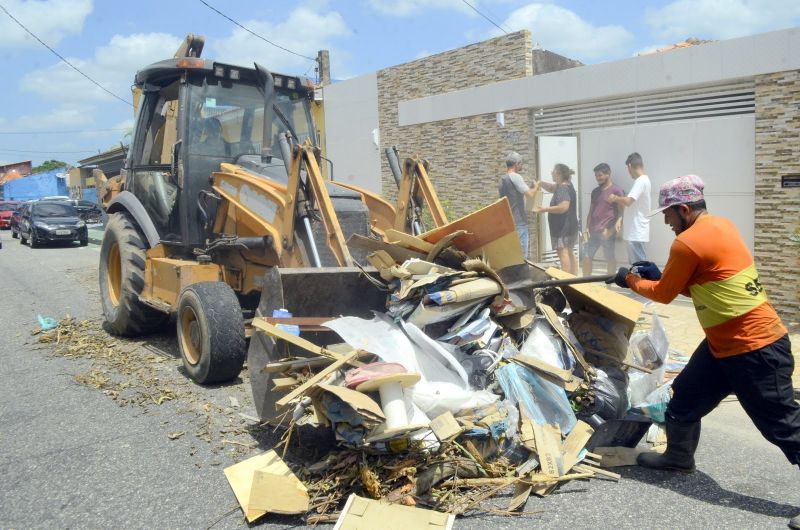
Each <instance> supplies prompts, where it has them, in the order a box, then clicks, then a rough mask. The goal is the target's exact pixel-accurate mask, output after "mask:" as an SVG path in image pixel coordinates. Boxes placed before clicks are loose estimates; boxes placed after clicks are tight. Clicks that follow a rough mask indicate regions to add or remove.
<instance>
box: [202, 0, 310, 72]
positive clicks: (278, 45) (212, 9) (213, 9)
mask: <svg viewBox="0 0 800 530" xmlns="http://www.w3.org/2000/svg"><path fill="white" fill-rule="evenodd" d="M200 2H201V3H202V4H203V5H205V6H206V7H207V8H209V9H210V10H211V11H214V12H215V13H216V14H218V15H219V16H221V17H222V18H226V19H228V20H229V21H231V22H232V23H234V24H236V25H237V26H239V27H240V28H242V29H243V30H245V31H246V32H248V33H249V34H251V35H253V36H254V37H258V38H259V39H261V40H263V41H264V42H266V43H267V44H271V45H273V46H275V47H276V48H280V49H281V50H283V51H285V52H289V53H291V54H294V55H297V56H298V57H302V58H303V59H308V60H309V61H316V60H317V59H316V58H314V57H309V56H308V55H303V54H302V53H297V52H296V51H292V50H290V49H289V48H284V47H283V46H281V45H280V44H275V43H274V42H272V41H271V40H269V39H267V38H264V37H262V36H261V35H259V34H258V33H256V32H255V31H253V30H251V29H249V28H246V27H244V26H242V25H241V24H239V23H238V22H236V21H235V20H234V19H232V18H231V17H229V16H228V15H226V14H225V13H223V12H222V11H220V10H219V9H217V8H216V7H214V6H212V5H211V4H209V3H208V2H206V1H205V0H200Z"/></svg>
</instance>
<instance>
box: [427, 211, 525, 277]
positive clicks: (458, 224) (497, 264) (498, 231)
mask: <svg viewBox="0 0 800 530" xmlns="http://www.w3.org/2000/svg"><path fill="white" fill-rule="evenodd" d="M457 230H466V232H467V233H466V234H465V235H463V236H461V237H458V238H456V239H455V240H454V241H453V244H454V245H455V247H456V248H458V249H459V250H462V251H463V252H466V253H467V254H469V255H470V256H481V255H483V256H485V258H486V260H487V261H488V262H489V264H490V265H491V266H492V267H493V268H494V269H496V270H499V269H502V268H504V267H508V266H510V265H519V264H522V263H525V257H524V256H523V254H522V247H521V246H520V242H519V235H518V234H517V229H516V226H515V225H514V217H513V216H512V215H511V208H510V207H509V205H508V200H507V199H506V198H505V197H503V198H502V199H500V200H498V201H496V202H494V203H492V204H490V205H489V206H487V207H485V208H482V209H480V210H477V211H475V212H472V213H471V214H469V215H466V216H464V217H462V218H461V219H457V220H455V221H453V222H452V223H448V224H446V225H444V226H442V227H439V228H436V229H434V230H431V231H429V232H426V233H424V234H422V235H421V236H420V237H421V238H422V239H424V240H425V241H428V242H430V243H436V242H438V241H439V240H441V239H442V238H443V237H445V236H447V235H449V234H452V233H453V232H455V231H457Z"/></svg>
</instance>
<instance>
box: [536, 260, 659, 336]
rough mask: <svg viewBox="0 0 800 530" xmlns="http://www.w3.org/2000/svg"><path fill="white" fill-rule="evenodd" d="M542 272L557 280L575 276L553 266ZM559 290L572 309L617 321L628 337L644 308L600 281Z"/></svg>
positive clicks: (567, 286) (564, 287) (566, 286)
mask: <svg viewBox="0 0 800 530" xmlns="http://www.w3.org/2000/svg"><path fill="white" fill-rule="evenodd" d="M537 268H538V267H537ZM540 270H541V269H540ZM544 272H545V274H547V275H548V276H550V277H551V278H555V279H557V280H565V279H568V278H574V277H575V276H574V275H572V274H570V273H568V272H564V271H562V270H561V269H556V268H555V267H549V268H548V269H546V270H545V271H544ZM561 290H562V292H563V293H564V296H565V297H566V299H567V302H569V306H570V308H572V310H573V311H581V310H586V311H587V312H589V313H594V314H596V315H600V316H603V317H606V318H608V319H610V320H613V321H615V322H618V323H620V324H621V325H622V326H623V327H624V329H625V334H626V336H627V337H628V338H630V336H631V333H632V332H633V328H634V326H636V321H637V320H638V319H639V315H640V314H641V313H642V309H643V308H644V304H642V303H641V302H637V301H636V300H633V299H631V298H628V297H627V296H625V295H624V294H621V293H617V292H615V291H612V290H611V289H609V288H608V287H606V286H605V285H604V284H601V283H581V284H576V285H565V286H562V287H561Z"/></svg>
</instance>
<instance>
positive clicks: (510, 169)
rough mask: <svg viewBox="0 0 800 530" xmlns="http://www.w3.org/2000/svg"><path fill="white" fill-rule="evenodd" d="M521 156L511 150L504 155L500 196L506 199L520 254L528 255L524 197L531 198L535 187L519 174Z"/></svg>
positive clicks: (526, 214)
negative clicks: (503, 173) (503, 172)
mask: <svg viewBox="0 0 800 530" xmlns="http://www.w3.org/2000/svg"><path fill="white" fill-rule="evenodd" d="M520 171H522V156H521V155H520V154H519V153H516V152H514V151H511V152H510V153H508V155H506V174H505V175H503V176H502V177H501V178H500V197H505V198H507V199H508V203H509V205H510V206H511V214H512V215H513V217H514V224H515V225H516V228H517V234H518V235H519V242H520V245H522V254H523V255H524V256H525V257H526V258H527V257H528V241H529V237H528V213H527V212H526V210H525V198H526V197H527V198H533V196H534V195H536V188H529V187H528V185H527V184H525V181H524V180H523V179H522V176H520V174H519V172H520Z"/></svg>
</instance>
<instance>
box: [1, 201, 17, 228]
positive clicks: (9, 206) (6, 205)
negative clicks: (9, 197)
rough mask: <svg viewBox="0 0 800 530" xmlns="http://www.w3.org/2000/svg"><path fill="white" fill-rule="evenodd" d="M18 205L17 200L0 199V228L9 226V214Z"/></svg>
mask: <svg viewBox="0 0 800 530" xmlns="http://www.w3.org/2000/svg"><path fill="white" fill-rule="evenodd" d="M17 206H19V201H0V228H2V229H3V230H8V229H9V228H11V214H12V213H14V210H16V209H17Z"/></svg>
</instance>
